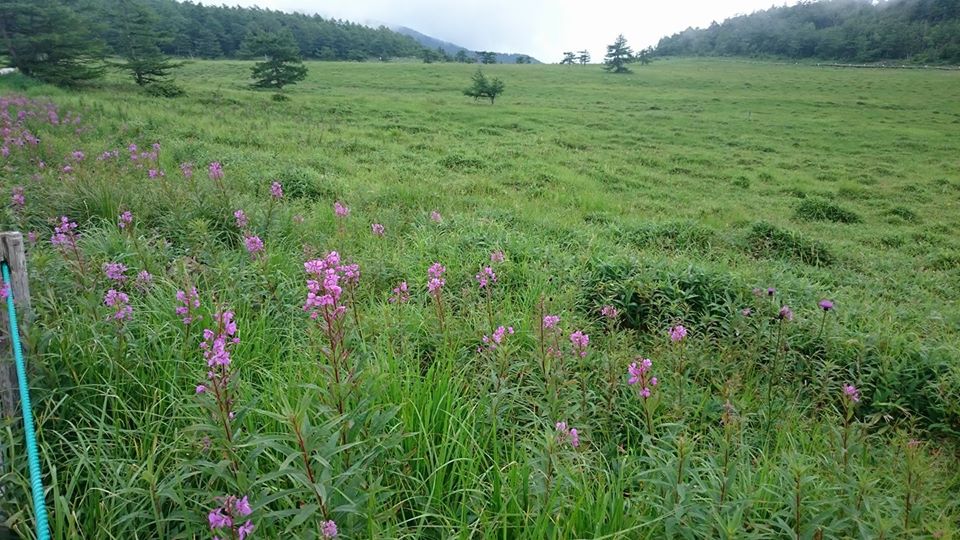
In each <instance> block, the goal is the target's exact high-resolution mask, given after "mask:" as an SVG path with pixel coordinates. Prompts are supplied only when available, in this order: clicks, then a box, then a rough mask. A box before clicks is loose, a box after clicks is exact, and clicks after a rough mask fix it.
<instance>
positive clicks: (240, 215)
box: [233, 210, 248, 229]
mask: <svg viewBox="0 0 960 540" xmlns="http://www.w3.org/2000/svg"><path fill="white" fill-rule="evenodd" d="M233 218H234V219H235V220H236V222H237V228H238V229H246V228H247V223H248V221H247V214H245V213H244V212H243V210H237V211H236V212H234V213H233Z"/></svg>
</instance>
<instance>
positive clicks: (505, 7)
mask: <svg viewBox="0 0 960 540" xmlns="http://www.w3.org/2000/svg"><path fill="white" fill-rule="evenodd" d="M234 3H236V4H240V5H243V6H253V5H259V6H261V7H265V8H270V9H278V10H282V11H299V12H302V13H319V14H320V15H323V16H326V17H334V18H338V19H347V20H350V21H354V22H360V23H365V24H374V25H375V24H385V25H388V26H408V27H410V28H413V29H414V30H417V31H419V32H422V33H424V34H427V35H429V36H433V37H435V38H438V39H443V40H446V41H451V42H453V43H456V44H458V45H462V46H464V47H467V48H469V49H474V50H496V51H499V52H522V53H527V54H531V55H533V56H534V57H536V58H538V59H540V60H542V61H544V62H556V61H558V60H559V59H560V57H561V55H562V53H563V51H568V50H580V49H584V48H586V49H588V50H590V52H591V54H592V55H593V58H594V61H598V60H599V59H600V58H602V57H603V54H604V52H605V46H606V45H607V44H609V43H611V42H613V39H614V38H615V37H616V36H617V34H620V33H622V34H623V35H625V36H626V37H627V40H628V41H629V42H630V45H631V46H632V47H633V48H634V49H640V48H643V47H646V46H648V45H655V44H656V43H657V40H659V39H660V38H661V37H663V36H665V35H669V34H673V33H675V32H679V31H680V30H683V29H685V28H687V27H689V26H706V25H708V24H710V22H711V21H714V20H716V21H717V22H720V21H722V20H723V19H725V18H727V17H731V16H733V15H736V14H742V13H750V12H753V11H756V10H760V9H766V8H768V7H770V6H771V5H772V3H771V0H672V1H671V0H666V1H628V0H619V1H618V0H593V1H590V2H583V1H575V0H553V1H551V0H484V1H482V2H481V1H478V0H460V1H446V0H325V1H324V2H322V3H318V2H313V1H310V0H233V1H231V2H230V4H234ZM787 3H791V4H792V3H795V0H791V1H790V2H787Z"/></svg>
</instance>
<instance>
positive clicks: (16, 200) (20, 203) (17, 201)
mask: <svg viewBox="0 0 960 540" xmlns="http://www.w3.org/2000/svg"><path fill="white" fill-rule="evenodd" d="M10 202H11V204H13V207H14V209H16V210H21V209H23V207H24V205H25V204H26V203H27V200H26V197H24V195H23V186H17V187H15V188H13V195H11V196H10Z"/></svg>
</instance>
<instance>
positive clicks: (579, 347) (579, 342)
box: [570, 330, 590, 358]
mask: <svg viewBox="0 0 960 540" xmlns="http://www.w3.org/2000/svg"><path fill="white" fill-rule="evenodd" d="M570 343H572V344H573V348H574V352H575V353H576V354H577V355H578V356H580V358H584V357H585V356H587V345H589V344H590V336H588V335H587V334H584V333H583V332H582V331H581V330H577V331H576V332H574V333H572V334H570Z"/></svg>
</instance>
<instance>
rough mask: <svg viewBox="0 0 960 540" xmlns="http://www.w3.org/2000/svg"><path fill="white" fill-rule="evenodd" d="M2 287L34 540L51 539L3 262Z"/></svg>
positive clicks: (17, 331)
mask: <svg viewBox="0 0 960 540" xmlns="http://www.w3.org/2000/svg"><path fill="white" fill-rule="evenodd" d="M3 284H4V287H6V289H7V293H8V294H7V315H9V317H10V341H11V343H12V345H13V359H14V361H15V362H16V364H17V382H18V383H19V385H20V404H21V406H22V409H23V431H24V436H25V437H26V439H27V463H29V465H30V490H31V491H32V492H33V514H34V516H36V520H37V540H50V525H49V524H48V523H47V504H46V501H45V500H44V497H43V481H42V479H41V477H40V452H39V451H38V450H37V437H36V431H35V430H34V427H33V409H32V408H31V407H30V389H29V387H28V386H27V368H26V365H25V364H24V361H23V347H21V345H20V328H19V327H18V325H17V311H16V309H14V307H13V287H12V286H11V285H10V267H9V266H7V263H6V262H4V263H3Z"/></svg>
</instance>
